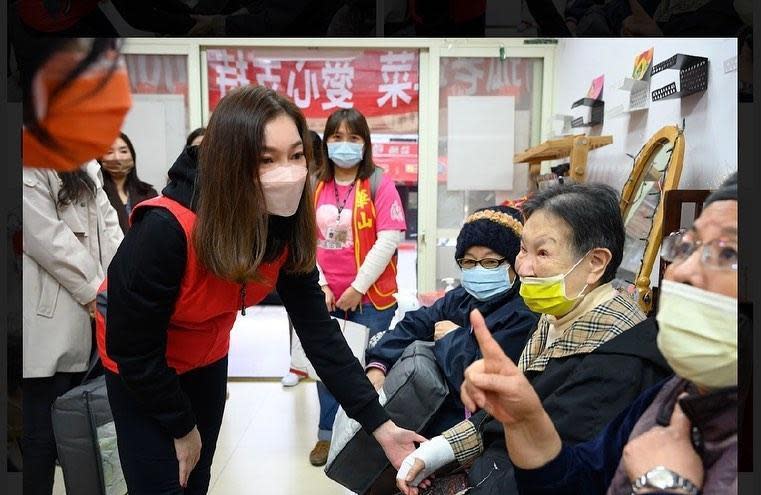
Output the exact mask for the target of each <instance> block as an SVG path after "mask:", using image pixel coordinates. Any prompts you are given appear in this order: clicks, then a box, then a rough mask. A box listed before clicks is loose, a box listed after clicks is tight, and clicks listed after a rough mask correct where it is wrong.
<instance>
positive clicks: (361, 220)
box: [314, 179, 398, 311]
mask: <svg viewBox="0 0 761 495" xmlns="http://www.w3.org/2000/svg"><path fill="white" fill-rule="evenodd" d="M324 186H325V183H324V182H323V181H320V182H319V183H318V184H317V188H316V190H315V193H314V201H315V207H316V206H317V200H318V198H319V197H320V192H321V191H322V188H323V187H324ZM355 190H356V192H355V193H354V208H353V210H352V221H353V225H352V231H353V232H352V233H353V234H354V259H355V261H356V266H357V271H359V268H360V267H361V266H362V263H364V261H365V257H367V253H369V252H370V249H372V247H373V244H375V241H376V240H377V239H378V231H377V230H376V221H375V219H376V215H375V204H374V203H373V200H372V191H371V188H370V180H369V179H363V180H357V184H356V185H355ZM396 258H397V257H396V255H394V257H393V258H391V262H390V263H389V264H388V266H386V269H385V270H383V273H381V276H380V277H378V280H376V281H375V283H374V284H373V285H371V286H370V288H369V289H368V290H367V294H366V295H367V297H368V299H370V302H371V303H373V306H374V307H375V309H377V310H379V311H381V310H384V309H388V308H390V307H391V306H393V305H394V304H396V299H395V298H394V293H396V292H397V291H398V287H397V285H396Z"/></svg>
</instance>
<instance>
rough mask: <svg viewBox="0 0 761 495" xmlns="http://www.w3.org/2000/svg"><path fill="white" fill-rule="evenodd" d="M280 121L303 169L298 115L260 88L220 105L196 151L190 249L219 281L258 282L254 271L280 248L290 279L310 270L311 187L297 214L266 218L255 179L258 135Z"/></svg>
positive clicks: (313, 233) (304, 134)
mask: <svg viewBox="0 0 761 495" xmlns="http://www.w3.org/2000/svg"><path fill="white" fill-rule="evenodd" d="M280 115H287V116H289V117H291V118H292V119H293V122H294V123H295V125H296V128H297V129H298V132H299V135H300V136H301V140H302V141H303V144H304V154H305V156H306V163H309V162H310V161H311V159H312V157H311V155H312V150H311V140H310V135H309V129H308V128H307V124H306V120H305V119H304V115H303V114H302V113H301V111H300V110H299V109H298V107H296V105H294V104H293V103H292V102H291V101H290V100H288V99H286V98H285V97H283V96H281V95H279V94H277V93H276V92H275V91H273V90H271V89H267V88H265V87H262V86H245V87H242V88H238V89H236V90H233V91H231V92H230V93H228V94H227V96H225V97H224V98H222V100H220V102H219V105H218V106H217V108H216V109H215V110H214V113H213V114H212V116H211V119H210V120H209V126H208V127H207V129H206V134H205V135H204V140H203V141H202V142H201V145H200V146H199V159H198V185H197V188H196V194H197V195H198V203H197V208H196V213H197V219H196V223H195V227H194V231H193V243H194V246H195V248H196V252H197V254H198V259H199V261H200V262H201V264H202V265H203V266H205V267H206V268H207V269H208V270H209V271H211V272H212V273H213V274H215V275H217V276H218V277H220V278H223V279H225V280H230V281H233V282H237V283H243V282H245V281H251V280H253V281H261V280H262V279H261V276H260V274H258V273H257V270H258V268H259V265H260V264H261V263H263V262H269V261H274V260H275V259H276V258H277V257H278V256H279V255H280V254H281V253H282V252H283V249H284V248H285V247H286V246H287V247H288V259H287V260H286V263H285V265H284V268H285V269H286V270H287V271H288V272H291V273H308V272H310V271H311V270H313V269H314V267H315V259H316V257H315V254H316V250H317V227H316V224H315V213H314V205H313V204H312V191H311V187H310V184H309V181H307V183H306V185H305V187H304V192H303V193H302V195H301V201H300V202H299V207H298V210H296V213H295V215H294V216H293V217H288V218H283V217H274V216H270V215H269V214H268V213H267V205H266V203H265V199H264V192H263V189H262V185H261V182H260V180H259V167H260V161H261V156H262V153H263V151H264V147H265V145H266V143H265V142H264V130H265V127H266V126H267V124H268V123H269V122H271V121H272V120H273V119H274V118H276V117H278V116H280Z"/></svg>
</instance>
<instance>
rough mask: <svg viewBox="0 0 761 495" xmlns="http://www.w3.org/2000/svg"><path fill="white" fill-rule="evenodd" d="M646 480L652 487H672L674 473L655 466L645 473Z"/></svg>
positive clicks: (674, 481)
mask: <svg viewBox="0 0 761 495" xmlns="http://www.w3.org/2000/svg"><path fill="white" fill-rule="evenodd" d="M647 481H648V483H649V484H650V485H651V486H652V487H654V488H673V487H674V485H675V483H676V480H675V479H674V474H673V473H672V472H671V471H669V470H667V469H664V468H655V469H653V470H652V471H650V472H649V473H647Z"/></svg>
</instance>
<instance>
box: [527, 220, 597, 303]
mask: <svg viewBox="0 0 761 495" xmlns="http://www.w3.org/2000/svg"><path fill="white" fill-rule="evenodd" d="M580 258H581V257H580V256H579V255H578V254H576V250H575V249H574V248H573V234H572V232H571V228H570V227H569V226H568V224H567V223H566V222H565V221H563V220H562V219H561V218H559V217H557V216H555V215H553V214H552V213H549V212H547V211H545V210H537V211H535V212H534V213H533V214H532V215H531V217H529V218H528V219H527V220H526V223H525V224H524V225H523V234H522V236H521V250H520V252H519V253H518V256H517V257H516V258H515V269H516V272H517V273H518V275H519V276H520V277H538V278H544V277H552V276H555V275H563V274H566V273H568V275H567V276H566V278H565V287H566V295H567V296H568V297H574V296H576V294H578V293H579V292H581V291H582V289H584V286H585V285H586V284H588V283H594V282H595V281H592V282H590V281H589V280H588V278H589V271H590V269H589V267H587V264H586V263H584V261H582V262H581V263H579V265H578V266H577V267H576V268H574V265H575V264H576V263H577V262H578V261H579V259H580ZM572 268H574V269H573V270H572V271H570V270H571V269H572ZM569 271H570V273H569Z"/></svg>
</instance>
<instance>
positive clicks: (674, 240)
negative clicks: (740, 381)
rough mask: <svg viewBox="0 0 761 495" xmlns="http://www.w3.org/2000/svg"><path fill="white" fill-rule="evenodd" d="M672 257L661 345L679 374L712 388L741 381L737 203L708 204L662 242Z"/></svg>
mask: <svg viewBox="0 0 761 495" xmlns="http://www.w3.org/2000/svg"><path fill="white" fill-rule="evenodd" d="M661 256H662V257H663V258H664V259H666V260H668V261H671V265H670V266H669V268H668V270H667V272H666V280H664V281H663V285H662V287H661V295H660V301H659V303H658V316H657V320H658V326H659V332H658V348H659V349H660V351H661V352H662V353H663V356H664V357H665V358H666V361H668V363H669V365H670V366H671V368H672V369H673V370H674V372H676V374H678V375H679V376H681V377H683V378H686V379H687V380H689V381H691V382H693V383H695V384H696V385H697V386H698V387H701V388H703V389H708V390H714V389H718V388H724V387H731V386H735V385H737V201H717V202H715V203H712V204H710V205H709V206H708V207H707V208H706V209H705V210H704V212H703V214H702V215H701V216H700V218H699V219H697V220H696V221H695V224H694V225H693V227H692V228H691V229H690V230H688V231H686V232H679V233H674V234H672V235H671V236H669V237H668V238H667V239H666V240H664V245H663V252H662V255H661Z"/></svg>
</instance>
